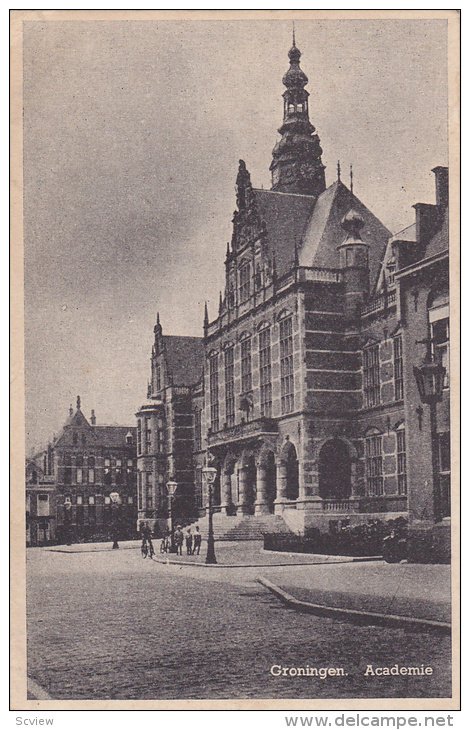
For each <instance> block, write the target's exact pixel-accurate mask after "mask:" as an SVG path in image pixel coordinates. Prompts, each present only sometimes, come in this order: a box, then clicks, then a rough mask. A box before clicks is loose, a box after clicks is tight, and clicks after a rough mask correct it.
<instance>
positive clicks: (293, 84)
mask: <svg viewBox="0 0 470 730" xmlns="http://www.w3.org/2000/svg"><path fill="white" fill-rule="evenodd" d="M301 55H302V54H301V52H300V50H299V49H298V47H297V45H296V41H295V28H294V27H293V28H292V48H291V49H290V51H289V53H288V57H289V62H290V67H289V69H288V70H287V72H286V73H285V74H284V77H283V79H282V83H283V84H284V86H285V87H286V90H285V91H284V93H283V98H284V119H283V122H282V126H281V127H280V128H279V130H278V131H279V134H280V135H281V139H280V140H279V142H278V143H277V144H276V146H275V147H274V149H273V159H272V162H271V165H270V168H269V169H270V170H271V175H272V190H274V191H276V192H282V193H299V194H303V195H313V196H318V195H320V194H321V193H322V192H323V191H324V190H325V189H326V183H325V167H324V165H323V163H322V159H321V156H322V152H323V150H322V148H321V146H320V139H319V137H318V134H315V127H314V126H313V124H311V122H310V119H309V113H308V97H309V93H308V91H306V89H305V86H306V85H307V83H308V78H307V76H306V74H305V73H304V72H303V71H302V69H301V68H300V57H301Z"/></svg>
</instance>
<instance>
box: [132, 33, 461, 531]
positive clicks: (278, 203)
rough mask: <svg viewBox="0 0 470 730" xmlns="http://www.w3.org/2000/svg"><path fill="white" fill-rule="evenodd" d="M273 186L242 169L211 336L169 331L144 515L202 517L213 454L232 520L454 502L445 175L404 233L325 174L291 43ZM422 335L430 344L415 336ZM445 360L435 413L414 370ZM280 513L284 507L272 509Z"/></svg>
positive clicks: (143, 493) (221, 506)
mask: <svg viewBox="0 0 470 730" xmlns="http://www.w3.org/2000/svg"><path fill="white" fill-rule="evenodd" d="M288 55H289V62H290V65H289V69H288V70H287V72H286V74H285V75H284V78H283V84H284V86H285V91H284V94H283V123H282V126H281V127H280V129H279V133H280V139H279V141H278V143H277V144H276V146H275V148H274V150H273V154H272V161H271V165H270V170H271V174H272V187H271V190H264V189H258V188H256V187H254V186H253V184H252V181H251V177H250V174H249V171H248V169H247V166H246V164H245V162H244V161H242V160H240V163H239V168H238V174H237V178H236V211H235V213H234V216H233V234H232V239H231V242H230V243H229V244H227V250H226V256H225V291H224V293H223V295H221V297H220V304H219V311H218V314H217V316H216V317H215V318H209V316H208V312H207V309H206V312H205V317H204V325H203V338H193V337H187V338H180V337H171V336H163V334H162V327H161V325H160V322H157V325H156V327H155V343H154V346H153V351H152V380H151V384H150V386H149V391H148V402H147V404H145V405H144V406H142V408H141V409H140V410H139V412H138V414H137V418H138V430H137V450H138V468H139V505H138V509H139V515H140V516H142V517H145V518H147V519H152V518H153V519H155V518H157V517H159V516H164V515H166V510H167V504H168V500H167V494H166V488H165V485H166V482H167V481H168V479H170V478H172V479H174V480H175V481H177V482H178V484H179V486H178V490H177V493H178V494H179V500H180V506H179V509H180V510H181V511H180V514H188V513H190V512H191V511H192V512H193V514H197V512H198V510H199V513H200V514H201V515H202V514H204V509H205V506H206V504H207V495H206V493H205V487H204V485H203V483H202V467H203V466H204V464H205V463H207V462H208V461H210V462H211V464H212V465H214V466H216V468H217V471H218V477H217V480H216V483H215V494H214V496H215V502H216V505H217V511H218V512H219V513H220V515H221V516H220V517H218V516H217V517H218V520H219V524H220V522H221V520H222V519H223V518H225V519H226V520H227V523H226V524H227V525H229V524H232V523H233V521H234V520H240V519H241V518H242V517H244V516H247V518H248V517H253V518H254V519H255V520H256V518H257V517H258V519H262V520H264V524H269V520H270V519H271V520H272V523H273V524H274V522H275V521H276V520H277V522H278V524H279V518H282V524H283V526H284V529H286V530H287V529H290V530H293V531H296V532H297V531H300V532H303V531H305V530H306V529H308V528H310V527H320V528H321V529H324V530H331V529H336V527H337V526H340V525H341V524H344V523H349V524H355V523H362V522H367V521H368V520H371V519H381V520H387V519H390V518H395V517H398V516H404V517H408V516H409V515H411V516H412V518H413V520H415V521H416V522H420V523H422V524H434V523H435V522H436V521H437V522H441V521H442V520H443V519H444V520H446V519H447V518H448V517H449V515H450V438H449V432H450V427H449V373H448V346H449V345H448V343H449V286H448V270H449V266H448V250H449V244H448V174H447V168H444V167H436V168H435V169H434V170H433V172H434V175H435V181H436V201H435V203H433V204H428V203H426V204H425V203H419V204H416V205H415V206H414V208H415V222H414V223H413V224H412V225H410V226H409V227H408V228H406V229H405V230H403V231H400V232H399V233H398V234H395V235H392V232H391V231H389V230H387V228H386V227H385V226H384V225H383V224H382V223H381V222H380V221H379V220H378V219H377V217H376V216H375V215H374V214H373V212H372V211H371V210H369V208H368V207H367V206H366V205H365V204H364V203H363V202H362V201H361V200H360V199H359V198H358V197H357V196H356V195H355V194H354V192H353V186H352V179H351V182H350V184H349V185H348V186H347V185H345V184H344V182H343V181H342V179H341V170H340V167H339V164H338V169H337V171H336V175H335V179H334V181H333V182H331V183H330V184H329V185H328V186H327V182H326V176H325V167H324V165H323V163H322V149H321V146H320V140H319V136H318V134H317V133H316V131H315V128H314V126H313V124H312V123H311V121H310V112H309V94H308V92H307V91H306V88H305V87H306V85H307V81H308V79H307V77H306V75H305V73H304V72H303V70H302V69H301V68H300V55H301V54H300V51H299V49H298V48H297V47H296V45H295V43H294V45H293V47H292V48H291V50H290V51H289V54H288ZM417 341H420V342H421V343H422V344H419V345H418V344H416V343H417ZM421 353H422V355H424V354H427V356H428V358H431V359H434V360H435V361H436V362H437V361H438V362H442V364H443V365H444V367H446V369H447V373H446V378H445V383H444V394H443V398H442V401H441V402H440V403H439V404H438V406H437V414H436V418H435V419H434V420H435V423H433V424H430V412H429V411H430V409H429V407H428V405H426V404H422V403H421V400H420V396H419V392H418V388H417V383H416V380H415V374H414V369H415V368H416V367H417V366H419V363H420V357H421ZM271 516H272V517H271Z"/></svg>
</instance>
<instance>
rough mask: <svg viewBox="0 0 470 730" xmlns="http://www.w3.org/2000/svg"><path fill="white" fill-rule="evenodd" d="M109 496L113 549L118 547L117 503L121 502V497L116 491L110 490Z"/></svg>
mask: <svg viewBox="0 0 470 730" xmlns="http://www.w3.org/2000/svg"><path fill="white" fill-rule="evenodd" d="M109 498H110V500H111V513H112V521H113V525H112V531H113V550H118V549H119V543H118V536H119V534H118V532H119V525H118V512H119V505H120V502H121V499H120V497H119V493H118V492H111V494H110V495H109Z"/></svg>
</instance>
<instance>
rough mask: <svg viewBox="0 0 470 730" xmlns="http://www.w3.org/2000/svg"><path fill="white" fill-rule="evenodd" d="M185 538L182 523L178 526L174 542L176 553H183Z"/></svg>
mask: <svg viewBox="0 0 470 730" xmlns="http://www.w3.org/2000/svg"><path fill="white" fill-rule="evenodd" d="M183 540H184V535H183V531H182V529H181V525H177V526H176V531H175V536H174V542H175V545H176V554H177V555H182V554H183Z"/></svg>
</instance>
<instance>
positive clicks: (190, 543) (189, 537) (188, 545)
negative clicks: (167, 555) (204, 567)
mask: <svg viewBox="0 0 470 730" xmlns="http://www.w3.org/2000/svg"><path fill="white" fill-rule="evenodd" d="M192 554H193V535H192V532H191V528H190V527H188V529H187V532H186V555H192Z"/></svg>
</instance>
